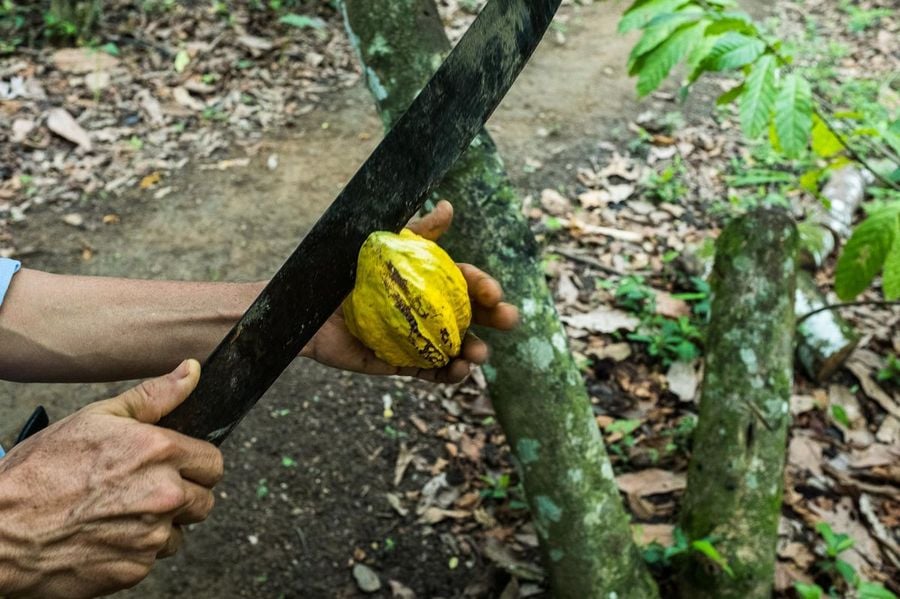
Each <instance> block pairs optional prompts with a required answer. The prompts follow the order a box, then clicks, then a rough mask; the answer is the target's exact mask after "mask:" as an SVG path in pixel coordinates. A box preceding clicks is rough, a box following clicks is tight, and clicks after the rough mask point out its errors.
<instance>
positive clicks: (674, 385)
mask: <svg viewBox="0 0 900 599" xmlns="http://www.w3.org/2000/svg"><path fill="white" fill-rule="evenodd" d="M666 380H667V381H668V383H669V391H671V392H672V393H674V394H675V395H677V396H678V399H680V400H681V401H694V399H695V398H696V397H697V387H699V386H700V376H699V375H698V374H697V367H696V364H693V363H690V362H680V361H679V362H672V365H671V366H669V370H668V371H667V372H666Z"/></svg>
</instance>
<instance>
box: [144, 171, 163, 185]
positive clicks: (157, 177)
mask: <svg viewBox="0 0 900 599" xmlns="http://www.w3.org/2000/svg"><path fill="white" fill-rule="evenodd" d="M161 180H162V175H161V174H160V173H159V171H153V172H152V173H150V174H149V175H146V176H144V177H143V178H141V180H140V182H139V183H138V187H140V188H141V189H150V188H151V187H153V186H154V185H156V184H158V183H159V182H160V181H161Z"/></svg>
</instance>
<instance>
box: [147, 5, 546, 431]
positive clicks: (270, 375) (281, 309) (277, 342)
mask: <svg viewBox="0 0 900 599" xmlns="http://www.w3.org/2000/svg"><path fill="white" fill-rule="evenodd" d="M560 1H561V0H490V2H488V4H487V6H485V7H484V9H482V11H481V13H480V14H479V15H478V18H477V19H475V22H474V23H473V24H472V26H471V27H469V30H468V31H467V32H466V34H465V35H464V36H463V38H462V39H461V40H460V41H459V43H458V44H457V46H456V47H455V48H454V49H453V51H452V52H451V53H450V55H449V56H448V57H447V59H446V60H445V61H444V63H443V64H442V65H441V67H440V68H439V69H438V71H437V72H436V73H435V74H434V76H433V77H432V78H431V80H430V81H429V82H428V84H427V85H426V86H425V87H424V88H423V89H422V91H421V92H420V93H419V95H418V96H417V97H416V99H415V100H414V101H413V103H412V104H411V105H410V107H409V109H408V110H407V111H406V113H405V114H404V115H403V116H402V117H400V120H398V121H397V123H396V124H395V125H394V127H393V128H392V129H391V130H390V131H389V132H388V134H387V135H386V136H385V138H384V139H383V140H382V142H381V143H380V144H379V145H378V147H377V148H375V151H374V152H373V153H372V155H371V156H369V158H368V159H367V160H366V162H365V163H364V164H363V165H362V167H361V168H360V169H359V170H358V171H357V172H356V174H355V175H354V176H353V178H352V179H350V181H349V182H348V183H347V185H346V187H344V189H343V190H342V191H341V193H340V194H339V195H338V197H337V198H336V199H335V200H334V202H333V203H332V204H331V206H330V207H329V208H328V210H326V211H325V213H324V214H323V215H322V217H321V218H320V219H319V221H318V222H317V223H316V224H315V226H313V228H312V230H311V231H310V232H309V234H308V235H307V236H306V238H305V239H303V241H302V242H301V243H300V245H299V246H298V247H297V249H296V250H294V253H293V254H291V256H290V257H289V258H288V259H287V261H286V262H285V263H284V265H283V266H282V267H281V268H280V269H279V270H278V272H277V273H275V276H274V277H272V280H271V281H270V282H269V284H268V285H267V286H266V288H265V289H264V290H263V291H262V293H261V294H260V295H259V297H258V298H257V299H256V301H254V303H253V305H252V306H250V308H249V309H248V310H247V313H246V314H244V316H243V317H242V318H241V319H240V321H239V322H238V323H237V324H236V325H235V326H234V328H233V329H232V330H231V332H230V333H228V335H227V336H226V337H225V339H224V340H222V342H221V343H220V344H219V346H218V347H217V348H216V349H215V350H214V351H213V353H212V354H211V355H210V356H209V358H208V359H207V362H206V364H205V365H204V368H203V374H202V376H201V378H200V383H199V385H198V386H197V389H196V390H195V391H194V392H193V394H191V396H190V397H189V398H188V399H187V400H185V402H184V403H183V404H181V405H180V406H179V407H178V408H176V409H175V411H173V412H172V413H171V414H169V415H168V416H166V417H165V418H163V419H162V421H161V422H160V424H161V425H162V426H166V427H168V428H171V429H174V430H177V431H180V432H182V433H185V434H187V435H191V436H193V437H197V438H200V439H206V440H207V441H210V442H212V443H215V444H217V445H218V444H220V443H221V442H222V441H224V440H225V438H226V437H227V436H228V434H229V433H230V432H231V431H232V430H233V429H234V427H235V426H237V424H238V423H239V422H240V421H241V419H242V418H243V417H244V416H245V415H246V414H247V413H248V412H249V411H250V409H251V408H252V407H253V405H254V404H255V403H256V401H257V400H258V399H259V398H260V397H261V396H262V395H263V393H265V392H266V390H267V389H268V388H269V387H270V386H271V385H272V384H273V383H274V382H275V380H276V379H277V378H278V376H279V375H280V374H281V372H282V371H283V370H284V369H285V368H287V366H288V365H289V364H290V363H291V361H292V360H293V359H294V357H295V356H297V354H298V353H299V352H300V350H301V349H302V348H303V347H304V346H305V345H306V344H307V343H308V342H309V341H310V339H312V337H313V335H315V333H316V331H318V329H319V327H321V326H322V324H323V323H324V322H325V320H327V319H328V317H329V316H330V315H331V314H332V313H333V312H334V311H335V310H336V309H337V308H338V306H340V304H341V301H343V299H344V297H345V296H346V295H347V294H348V293H349V292H350V290H351V289H352V288H353V281H354V278H355V273H356V259H357V255H358V254H359V249H360V247H362V244H363V242H364V241H365V240H366V238H367V237H368V236H369V234H370V233H372V232H374V231H383V230H391V231H399V230H400V229H401V228H402V227H403V226H404V225H405V224H406V223H407V222H408V221H409V219H410V218H411V217H412V216H413V215H414V214H415V213H416V211H417V210H419V208H421V206H422V204H423V203H424V202H425V199H426V198H427V197H428V193H429V191H430V190H431V189H432V188H433V187H434V185H435V184H436V183H437V182H438V181H440V179H441V178H442V177H443V176H444V175H445V174H446V173H447V171H448V170H449V169H450V167H451V166H452V165H453V163H454V162H455V161H456V159H457V158H459V156H460V155H461V154H462V152H463V151H464V150H465V149H466V148H467V147H468V146H469V144H470V143H471V141H472V140H473V139H474V138H475V136H476V135H477V134H478V132H479V131H480V130H481V128H482V127H483V126H484V123H485V122H486V121H487V119H488V117H489V116H490V115H491V113H492V112H493V111H494V109H495V108H496V107H497V105H498V104H499V103H500V100H501V99H502V98H503V96H504V95H505V94H506V92H507V91H508V90H509V88H510V87H511V86H512V83H513V81H514V80H515V78H516V77H517V76H518V74H519V72H520V71H521V70H522V67H523V66H525V62H526V61H527V60H528V58H529V57H530V56H531V54H532V52H534V49H535V48H536V47H537V44H538V42H539V41H540V39H541V37H542V36H543V34H544V32H545V31H546V30H547V27H548V26H549V25H550V21H551V20H552V19H553V15H554V14H555V12H556V10H557V8H559V4H560Z"/></svg>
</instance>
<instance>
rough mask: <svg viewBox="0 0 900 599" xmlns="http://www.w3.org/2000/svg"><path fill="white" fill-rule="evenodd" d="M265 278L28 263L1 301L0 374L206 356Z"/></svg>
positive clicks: (67, 377)
mask: <svg viewBox="0 0 900 599" xmlns="http://www.w3.org/2000/svg"><path fill="white" fill-rule="evenodd" d="M262 286H263V284H262V283H188V282H176V281H138V280H130V279H115V278H107V277H77V276H62V275H53V274H48V273H44V272H39V271H35V270H27V269H23V270H22V271H21V272H20V273H19V274H17V275H16V277H15V278H14V279H13V282H12V285H11V286H10V288H9V292H8V293H7V296H6V299H5V301H4V302H3V307H2V308H0V348H3V349H2V351H0V379H6V380H11V381H21V382H37V381H43V382H88V381H91V382H94V381H111V380H123V379H136V378H147V377H151V376H157V375H160V374H162V373H165V372H168V371H170V370H172V369H173V368H174V367H175V366H177V365H178V363H179V362H181V361H182V360H184V359H185V358H196V359H198V360H201V361H202V360H203V359H204V358H206V356H207V355H208V354H209V353H210V352H211V351H212V350H213V348H214V347H215V346H216V344H217V343H218V342H219V341H220V340H221V339H222V337H224V336H225V334H226V333H227V332H228V331H229V330H230V329H231V327H232V325H234V323H235V322H236V321H237V319H238V318H240V316H241V315H242V314H243V312H244V311H245V310H246V309H247V308H248V307H249V306H250V304H251V303H252V301H253V299H254V298H256V296H257V295H258V294H259V292H260V291H261V290H262Z"/></svg>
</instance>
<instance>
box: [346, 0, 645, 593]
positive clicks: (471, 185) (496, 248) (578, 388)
mask: <svg viewBox="0 0 900 599" xmlns="http://www.w3.org/2000/svg"><path fill="white" fill-rule="evenodd" d="M343 9H344V15H345V22H346V25H347V30H348V33H349V35H350V39H351V42H352V43H353V45H354V47H355V48H356V50H357V52H358V54H359V57H360V60H361V61H362V65H363V70H364V73H365V77H366V81H367V83H368V86H369V89H370V90H371V92H372V94H373V96H374V97H375V100H376V102H377V105H378V110H379V113H380V114H381V117H382V119H383V121H384V123H385V126H386V127H389V126H390V124H391V123H392V122H393V121H394V120H395V119H396V118H397V117H398V116H400V115H401V114H402V113H403V111H404V110H405V108H406V106H408V104H409V102H411V101H412V99H413V98H414V97H415V95H416V93H417V92H418V90H419V89H420V88H421V87H422V86H423V85H424V84H425V82H426V81H427V80H428V78H429V77H430V76H431V74H432V73H433V71H434V70H435V69H436V68H437V66H438V65H439V64H440V62H441V60H442V59H443V57H444V56H445V55H446V53H447V51H448V50H449V42H448V40H447V36H446V33H445V32H444V29H443V25H442V24H441V21H440V18H439V16H438V12H437V9H436V7H435V5H434V2H433V0H345V1H344V2H343ZM398 176H402V173H398ZM435 197H436V198H446V199H449V200H451V201H452V202H453V203H454V206H455V207H456V209H457V210H456V217H455V219H454V223H453V227H452V230H451V232H450V233H449V234H448V235H447V237H446V239H445V243H446V245H447V247H448V249H449V250H450V252H451V254H452V255H453V257H454V258H455V259H457V260H460V261H466V262H471V263H473V264H477V265H479V266H481V267H483V268H485V269H487V270H488V272H490V273H491V274H492V275H493V276H495V277H496V278H497V279H498V280H499V281H500V282H501V284H502V285H503V287H504V289H505V291H506V296H507V300H508V301H510V302H512V303H514V304H515V305H517V306H518V307H519V308H520V310H521V312H522V323H521V325H520V326H519V328H518V329H516V330H515V331H513V332H510V333H502V334H500V333H495V332H493V331H490V330H482V331H479V334H480V335H481V336H482V337H483V338H484V339H485V340H486V341H487V342H488V343H489V344H490V345H491V348H492V355H491V359H490V362H489V364H488V365H486V366H485V367H484V372H485V377H486V378H487V380H488V382H489V387H490V394H491V398H492V400H493V404H494V408H495V409H496V412H497V417H498V420H499V422H500V424H501V425H502V426H503V430H504V432H505V433H506V437H507V440H508V442H509V444H510V447H511V449H512V451H513V453H514V455H515V456H516V458H517V462H518V464H519V465H520V466H521V472H522V474H523V477H524V486H525V491H526V495H527V496H528V501H529V506H530V508H531V513H532V516H533V520H534V524H535V527H536V529H537V531H538V534H539V539H540V546H541V551H542V554H543V557H544V562H545V564H546V567H547V571H548V572H549V576H550V584H551V587H552V589H553V593H554V596H556V597H561V598H570V597H571V598H577V599H588V598H592V597H597V598H600V597H603V598H608V597H618V598H620V599H623V598H631V597H634V598H640V599H648V598H653V597H656V596H657V591H656V588H655V585H654V583H653V581H652V579H651V578H650V576H649V574H648V572H647V570H646V569H645V567H644V564H643V561H642V559H641V556H640V554H639V552H638V550H637V548H636V546H635V545H634V542H633V541H632V538H631V534H630V529H629V525H628V517H627V515H626V513H625V511H624V509H623V507H622V504H621V501H620V499H619V494H618V490H617V487H616V482H615V478H614V476H613V471H612V467H611V465H610V462H609V459H608V457H607V455H606V451H605V448H604V446H603V441H602V438H601V437H600V434H599V431H598V429H597V425H596V422H595V421H594V416H593V412H592V410H591V406H590V402H589V399H588V396H587V393H586V391H585V388H584V384H583V381H582V379H581V374H580V373H579V371H578V368H577V367H576V365H575V363H574V361H573V359H572V356H571V353H570V352H569V349H568V347H567V343H566V334H565V330H564V329H563V327H562V325H561V323H560V320H559V316H558V314H557V312H556V309H555V306H554V302H553V298H552V296H551V294H550V292H549V290H548V288H547V285H546V283H545V280H544V274H543V271H542V269H541V267H540V261H539V248H538V245H537V243H536V242H535V239H534V237H533V236H532V234H531V231H530V229H529V227H528V223H527V221H526V220H525V218H524V217H523V216H522V211H521V202H520V201H519V199H518V197H517V195H516V192H515V190H514V189H513V187H512V185H511V184H510V182H509V179H508V177H507V174H506V171H505V169H504V167H503V163H502V161H501V159H500V156H499V154H498V153H497V149H496V147H495V145H494V143H493V141H492V140H491V138H490V136H489V135H488V134H487V133H486V132H482V133H481V135H479V137H478V138H476V140H475V141H474V142H473V143H472V145H471V147H470V149H469V150H468V151H467V152H466V154H464V155H463V157H462V158H461V159H460V160H459V161H458V163H457V165H456V166H455V167H454V169H453V170H452V171H451V172H450V174H448V175H447V177H446V178H445V179H444V181H443V182H442V184H441V185H440V187H439V188H438V189H437V190H436V192H435Z"/></svg>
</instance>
